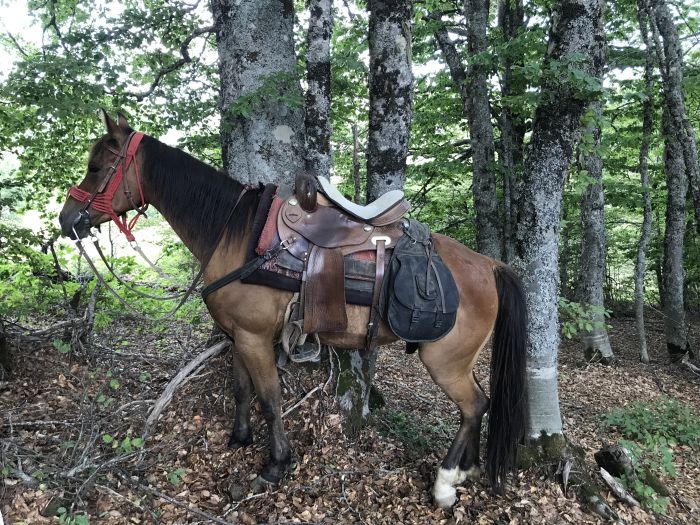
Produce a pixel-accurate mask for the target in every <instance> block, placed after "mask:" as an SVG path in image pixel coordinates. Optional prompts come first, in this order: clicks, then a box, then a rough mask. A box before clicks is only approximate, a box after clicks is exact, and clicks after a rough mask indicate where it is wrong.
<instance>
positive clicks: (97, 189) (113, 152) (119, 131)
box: [58, 110, 146, 240]
mask: <svg viewBox="0 0 700 525" xmlns="http://www.w3.org/2000/svg"><path fill="white" fill-rule="evenodd" d="M102 121H103V122H104V125H105V127H106V129H107V133H106V134H105V135H103V136H102V138H100V139H99V140H98V141H97V142H96V143H95V144H94V145H93V147H92V150H91V151H90V156H89V158H88V163H87V173H86V175H85V178H84V179H83V180H82V181H81V182H80V184H78V185H77V186H73V187H71V188H70V190H69V192H68V197H67V199H66V202H65V204H64V205H63V209H62V210H61V213H60V215H59V216H58V221H59V222H60V224H61V230H62V231H63V234H64V235H66V236H67V237H70V238H72V239H82V238H83V237H86V236H87V235H88V234H89V232H90V228H91V227H92V226H97V225H98V224H101V223H103V222H107V221H109V220H110V219H112V220H114V222H115V223H116V224H117V226H118V227H119V229H121V230H122V231H123V232H124V233H125V234H126V236H127V238H129V240H133V237H131V226H132V225H130V224H127V222H126V212H127V211H129V210H133V209H139V208H141V210H142V209H143V206H144V205H145V204H146V202H145V200H144V197H143V190H142V186H141V181H140V178H139V174H138V165H137V162H136V150H137V149H138V144H139V141H140V140H141V137H142V134H140V133H135V132H134V130H133V129H131V127H130V126H129V124H128V123H127V121H126V118H124V116H123V115H121V114H119V118H118V119H117V121H116V122H115V121H114V120H113V119H112V118H111V117H110V116H109V115H107V113H106V112H105V111H104V110H102ZM137 217H138V216H137Z"/></svg>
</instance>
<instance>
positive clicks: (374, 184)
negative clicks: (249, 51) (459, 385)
mask: <svg viewBox="0 0 700 525" xmlns="http://www.w3.org/2000/svg"><path fill="white" fill-rule="evenodd" d="M369 11H370V15H369V60H370V65H369V69H370V71H369V137H368V143H367V192H366V195H367V202H370V201H372V200H375V199H377V198H378V197H379V196H380V195H382V194H384V193H386V192H387V191H389V190H392V189H403V184H404V180H405V169H406V157H407V155H408V142H409V138H410V128H411V104H412V101H413V73H412V72H411V31H410V27H411V1H410V0H401V1H396V2H384V1H380V0H370V2H369ZM376 360H377V352H376V351H375V352H372V354H370V355H367V353H366V352H363V351H360V350H348V351H345V352H341V353H340V354H339V367H340V372H339V375H338V384H337V389H336V397H337V398H338V400H339V402H340V406H341V407H342V408H343V411H344V413H345V416H346V425H345V428H346V430H347V431H348V432H349V433H354V432H355V431H356V430H357V429H358V428H360V427H361V426H363V425H364V424H365V422H366V417H367V415H368V414H369V399H370V392H371V391H372V389H371V385H372V379H373V377H374V369H375V363H376Z"/></svg>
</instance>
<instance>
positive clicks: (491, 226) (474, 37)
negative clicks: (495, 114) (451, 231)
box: [464, 0, 503, 259]
mask: <svg viewBox="0 0 700 525" xmlns="http://www.w3.org/2000/svg"><path fill="white" fill-rule="evenodd" d="M489 3H490V2H489V0H465V2H464V11H465V16H466V20H467V42H468V49H469V57H470V67H469V71H468V74H467V79H468V80H467V92H468V94H469V98H470V100H469V103H468V105H467V110H468V113H467V115H468V119H469V135H470V137H471V146H472V171H473V183H472V191H473V194H474V210H475V212H476V225H475V226H476V245H477V248H478V250H479V251H480V252H481V253H483V254H484V255H488V256H489V257H493V258H494V259H501V258H502V257H503V255H502V245H503V242H502V237H501V225H500V222H501V221H500V217H499V210H498V198H497V196H496V163H495V150H496V148H495V146H494V141H493V126H492V124H491V104H490V103H489V88H488V76H489V68H488V66H485V65H483V64H481V63H480V61H479V60H478V55H480V54H481V53H484V52H486V51H487V50H488V45H489V42H488V38H487V36H486V31H487V29H488V25H489Z"/></svg>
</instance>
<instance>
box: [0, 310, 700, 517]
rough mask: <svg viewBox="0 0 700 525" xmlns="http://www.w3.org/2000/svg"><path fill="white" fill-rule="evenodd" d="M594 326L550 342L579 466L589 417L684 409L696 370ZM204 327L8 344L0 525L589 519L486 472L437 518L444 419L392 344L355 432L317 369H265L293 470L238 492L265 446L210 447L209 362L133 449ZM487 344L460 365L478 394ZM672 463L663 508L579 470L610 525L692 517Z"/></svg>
mask: <svg viewBox="0 0 700 525" xmlns="http://www.w3.org/2000/svg"><path fill="white" fill-rule="evenodd" d="M611 323H612V325H613V328H612V330H611V332H610V333H611V338H612V343H613V347H614V350H615V352H616V355H617V362H616V364H615V365H613V366H600V365H585V364H584V363H583V362H582V359H581V349H580V345H579V344H578V343H576V342H564V343H563V346H562V349H561V352H560V363H559V373H560V375H559V378H560V400H561V409H562V414H563V418H564V425H565V432H566V434H567V436H568V437H569V439H570V440H572V441H573V442H574V443H576V444H578V445H580V446H581V447H583V449H584V450H585V452H586V459H587V461H588V464H589V466H590V468H591V470H592V471H593V472H595V469H594V468H593V467H594V461H593V453H594V452H596V451H597V450H598V449H599V448H600V447H601V446H603V445H605V444H607V443H610V442H614V441H617V440H618V439H619V436H616V435H615V434H614V432H613V431H612V430H610V429H609V428H607V427H606V425H605V424H604V422H603V416H604V414H606V413H607V412H608V411H609V410H610V409H612V408H614V407H620V406H623V405H625V404H627V403H629V402H630V401H633V400H642V401H650V400H653V399H656V398H660V397H661V396H670V397H672V398H675V399H678V400H681V401H683V402H686V403H689V404H690V405H692V406H693V408H694V410H695V412H696V413H699V412H700V396H698V384H699V382H700V378H698V376H695V375H693V374H692V373H691V372H690V371H686V370H684V369H681V368H677V367H672V366H670V365H668V364H667V359H666V356H665V350H664V348H663V326H662V323H661V321H660V320H654V319H651V320H650V321H649V324H648V338H649V348H650V354H651V358H652V363H651V364H650V365H641V364H639V363H638V361H637V349H636V345H637V339H636V336H635V330H634V323H633V320H632V319H630V318H614V319H612V321H611ZM694 326H696V327H697V326H698V324H697V323H695V324H694ZM695 333H697V330H696V332H695ZM207 335H208V334H205V333H203V332H201V333H199V332H196V331H192V329H191V328H189V327H186V326H185V327H182V326H181V327H179V328H177V329H174V330H172V331H168V332H161V333H153V332H148V331H147V330H146V329H145V328H143V329H142V328H139V327H138V325H137V323H129V322H124V323H120V324H119V326H118V327H116V326H115V327H113V328H108V329H106V330H105V331H103V332H101V333H100V334H99V336H97V337H96V340H95V344H91V345H90V347H89V351H85V352H84V353H81V354H80V355H70V354H64V353H61V352H60V351H59V350H57V349H56V348H54V347H53V346H52V345H51V344H50V343H48V344H46V345H36V344H32V345H29V344H28V345H23V346H22V347H21V348H19V349H17V350H16V351H15V368H14V372H13V377H12V378H11V379H10V380H8V381H5V382H4V383H0V407H1V410H0V418H1V419H0V425H1V426H0V460H2V468H3V472H2V475H3V479H2V481H0V509H2V516H3V517H4V518H5V523H11V524H12V523H14V524H20V523H25V524H31V525H34V524H43V523H57V522H58V521H59V520H58V519H57V518H55V517H54V518H46V517H42V515H41V514H42V513H43V514H47V513H48V512H49V511H51V510H53V511H54V512H55V509H56V508H58V507H64V508H67V509H68V510H67V512H66V513H65V514H64V515H63V518H62V521H61V523H67V524H69V525H84V524H85V523H88V521H87V520H86V519H85V517H86V516H85V515H83V514H81V513H82V512H85V513H86V515H87V517H88V518H89V523H105V524H122V523H124V524H126V523H130V524H141V523H162V524H174V523H182V524H184V523H222V524H223V523H240V524H253V523H288V522H297V523H298V522H303V523H365V524H378V523H416V524H423V523H479V524H488V523H498V524H526V523H533V524H534V523H543V524H545V523H546V524H548V525H552V524H559V523H574V524H581V523H600V522H602V520H601V519H600V518H599V517H597V516H595V515H593V514H590V513H588V512H586V511H584V510H583V504H582V503H581V502H579V501H577V500H576V497H575V495H574V494H573V492H574V491H572V490H571V489H569V493H568V494H565V493H564V492H563V490H562V488H561V486H560V485H559V484H558V483H557V482H556V481H555V480H554V479H553V478H552V477H551V476H549V475H547V473H546V472H544V471H542V470H526V471H521V472H519V473H518V475H517V477H515V479H514V480H513V481H512V482H511V483H510V484H509V486H508V488H507V490H506V492H505V494H504V495H503V496H500V497H499V496H494V495H492V494H491V493H490V491H489V488H488V486H487V485H486V483H485V481H483V482H482V483H470V484H467V485H465V486H462V487H459V488H458V496H459V500H458V502H457V504H456V505H455V507H454V508H453V509H452V510H451V511H448V512H446V511H443V510H439V509H436V508H435V506H434V505H433V503H432V501H431V494H430V491H431V485H432V482H433V478H434V474H435V469H436V467H437V465H438V463H439V461H440V460H441V458H442V456H443V454H444V453H445V452H446V449H447V446H448V445H449V442H450V440H451V438H452V436H453V433H454V431H455V430H456V427H457V423H458V416H457V413H456V410H455V408H454V407H453V406H452V404H451V403H450V402H449V401H448V400H447V399H446V398H445V396H444V395H443V394H442V393H441V392H440V391H439V390H438V388H437V387H436V386H435V385H434V384H433V382H432V381H431V380H430V378H429V376H428V375H427V373H426V372H425V369H424V368H423V366H422V365H421V363H420V361H419V359H418V356H417V355H415V354H414V355H405V354H404V352H403V348H402V346H401V345H392V346H390V347H386V348H383V349H382V351H381V354H380V357H379V362H378V366H377V377H376V383H375V384H376V386H377V387H378V388H379V390H380V391H381V392H382V394H383V396H384V398H385V401H386V404H385V406H384V407H383V408H381V409H379V410H377V411H375V412H374V414H373V416H372V422H371V424H370V425H369V426H367V427H366V428H365V429H363V430H362V431H361V432H360V433H359V435H358V436H356V437H354V438H348V437H346V436H345V434H344V433H343V429H342V423H343V419H342V417H341V415H340V412H339V409H338V406H337V404H336V403H335V402H334V399H333V396H332V394H333V392H332V388H331V386H330V385H327V387H326V389H325V393H324V391H323V386H324V384H325V383H326V380H327V379H328V368H324V367H318V368H316V369H315V370H311V371H303V372H304V373H291V372H282V373H281V377H282V379H283V385H284V390H285V401H286V402H285V405H284V407H283V411H284V410H288V409H291V412H290V414H289V415H287V416H286V417H285V427H286V430H287V432H288V436H289V438H290V442H291V446H292V448H293V452H294V455H295V460H296V465H295V467H294V469H293V471H292V472H291V473H290V475H289V476H288V477H287V478H286V479H285V480H284V481H283V483H282V484H281V485H280V486H278V487H276V488H275V489H272V490H271V491H269V492H268V493H263V494H252V493H248V492H247V487H248V486H249V481H250V480H251V479H252V478H253V477H255V475H256V473H258V471H259V470H260V469H261V467H262V464H263V460H264V458H265V456H266V454H267V451H266V444H265V442H266V438H265V437H264V433H262V432H260V431H258V432H257V433H256V441H255V443H254V444H253V445H252V446H250V447H248V448H247V449H240V450H236V451H232V450H229V449H227V447H226V443H227V440H228V436H229V430H230V425H231V421H232V414H233V404H232V400H231V399H232V396H231V392H230V372H229V370H228V366H227V364H228V357H227V356H226V355H223V356H219V357H216V358H213V359H212V360H210V361H209V362H208V364H207V365H206V366H205V367H204V368H203V369H202V370H201V371H199V372H198V373H197V375H195V376H194V377H193V378H192V380H191V381H190V382H189V383H187V384H186V385H185V386H183V387H182V388H181V389H180V390H178V391H177V392H176V393H175V396H174V398H173V402H172V404H171V405H170V406H168V407H167V408H166V409H165V410H164V412H163V414H162V417H161V419H160V422H159V423H158V425H157V426H156V427H155V429H154V430H153V432H152V433H151V435H150V436H149V437H148V438H147V440H146V442H145V444H144V445H143V446H139V445H140V443H139V441H138V439H137V440H136V441H133V440H134V439H135V438H137V437H138V436H140V435H141V432H142V430H143V428H144V421H145V418H146V415H147V413H148V409H149V407H150V406H151V405H152V404H153V401H154V400H155V399H156V398H158V397H159V396H160V394H161V391H162V389H163V387H164V385H165V384H166V383H167V381H168V380H169V379H170V378H171V377H172V375H173V374H174V373H175V372H176V371H177V370H178V369H179V368H180V367H181V366H182V365H183V364H184V363H185V362H187V360H188V359H190V358H192V356H194V355H195V354H196V353H197V352H200V351H201V350H202V345H203V342H204V341H205V339H206V336H207ZM59 346H60V345H59ZM488 354H489V352H485V355H484V356H483V357H482V358H481V359H480V361H479V364H478V367H477V376H478V377H479V379H480V381H481V382H482V384H483V385H484V387H485V388H486V389H487V390H488V377H489V374H488V364H489V363H488V359H489V355H488ZM317 387H318V388H317ZM313 389H316V390H314V392H313V393H312V394H311V395H310V396H307V395H306V394H307V393H308V392H310V391H312V390H313ZM261 419H262V418H261V416H260V414H259V412H258V411H257V408H256V409H254V416H253V425H254V429H256V430H261V428H262V421H261ZM127 437H129V440H125V438H127ZM673 461H674V464H675V466H676V469H677V471H678V475H677V477H676V478H669V477H666V478H663V479H664V482H666V483H667V485H668V486H669V488H670V489H671V490H672V492H673V495H674V497H672V501H671V504H670V506H669V507H668V511H667V514H666V515H665V516H662V515H659V514H654V513H648V512H645V511H643V510H641V509H639V508H630V507H627V506H626V505H624V504H621V503H619V502H617V501H616V500H615V499H614V497H613V496H612V495H611V494H610V492H609V491H608V490H607V488H606V487H605V486H604V485H603V484H602V482H601V480H600V477H599V476H598V475H597V474H594V478H595V479H596V481H597V482H599V483H600V485H599V490H600V494H601V495H602V497H603V498H604V499H605V500H606V501H607V502H608V503H609V504H610V505H611V506H612V508H613V509H614V510H615V511H616V512H617V513H618V514H619V516H620V518H621V519H622V520H624V522H625V523H627V524H633V523H645V524H647V523H648V524H652V523H700V508H699V506H700V457H698V454H697V450H695V451H693V450H690V449H688V448H683V447H677V448H675V449H674V456H673ZM47 507H48V508H47ZM1 522H2V519H1V518H0V523H1Z"/></svg>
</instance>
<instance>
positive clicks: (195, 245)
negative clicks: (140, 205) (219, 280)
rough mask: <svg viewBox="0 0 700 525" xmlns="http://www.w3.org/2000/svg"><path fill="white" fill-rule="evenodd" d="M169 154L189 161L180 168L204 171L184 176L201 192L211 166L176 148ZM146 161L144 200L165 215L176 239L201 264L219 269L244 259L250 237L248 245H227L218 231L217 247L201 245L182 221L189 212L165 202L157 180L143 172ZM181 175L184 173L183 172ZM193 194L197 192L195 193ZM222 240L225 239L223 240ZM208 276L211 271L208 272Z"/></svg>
mask: <svg viewBox="0 0 700 525" xmlns="http://www.w3.org/2000/svg"><path fill="white" fill-rule="evenodd" d="M168 153H169V154H171V155H175V156H182V160H183V161H184V160H186V161H187V162H182V164H181V165H183V166H188V165H189V166H192V165H195V166H196V167H201V168H202V169H201V170H197V169H194V170H193V171H194V172H197V173H189V172H188V173H185V175H186V177H184V180H185V181H187V182H186V183H189V184H191V185H192V188H195V187H196V188H198V189H201V185H202V184H203V181H202V180H199V178H200V177H206V176H207V175H206V174H203V173H206V172H207V171H209V170H212V169H213V168H211V167H210V166H208V165H207V164H205V163H203V162H201V161H199V160H198V159H195V158H194V157H191V156H190V155H188V154H186V153H184V152H182V151H180V150H178V149H176V148H170V149H169V150H168ZM143 168H144V167H143V162H142V164H141V175H142V177H143V181H144V193H145V199H146V202H148V203H149V204H151V205H152V206H153V207H154V208H156V209H157V210H158V212H159V213H160V214H161V215H162V216H163V218H164V219H165V220H166V221H167V222H168V224H169V225H170V226H171V227H172V229H173V230H174V231H175V233H176V234H177V236H178V237H179V238H180V239H181V240H182V242H183V243H184V244H185V246H187V248H188V249H189V251H190V252H191V253H192V254H193V255H194V256H195V257H196V258H197V260H199V262H200V263H202V264H206V263H207V261H210V264H212V265H214V266H218V264H216V261H218V260H219V259H221V258H222V256H223V257H227V258H229V259H231V258H233V259H234V260H238V259H239V258H241V257H244V256H245V246H247V245H246V244H245V242H247V235H246V236H244V237H246V239H245V240H244V241H245V242H241V243H235V244H236V245H235V246H231V245H230V244H231V243H227V242H226V237H227V236H226V235H221V234H223V231H221V232H217V234H219V237H220V239H219V242H218V243H217V246H216V247H209V246H202V244H201V243H200V242H198V239H197V237H198V235H197V233H196V232H193V231H192V228H191V227H188V226H187V225H186V224H185V221H184V220H183V218H182V217H183V214H184V213H187V211H188V210H183V209H173V207H172V205H171V204H170V205H169V204H168V203H166V202H165V200H164V199H163V198H162V193H163V188H160V187H159V186H158V184H157V183H155V182H154V178H153V177H151V176H150V175H151V174H149V173H148V172H147V171H146V170H144V169H143ZM180 173H182V172H180ZM193 193H194V191H193ZM192 205H193V206H196V205H200V206H201V205H206V204H204V203H199V204H196V203H193V204H192ZM201 227H202V228H203V229H204V228H207V227H208V225H206V224H202V225H201ZM224 228H226V225H224ZM221 237H223V238H221ZM207 273H209V272H207Z"/></svg>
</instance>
